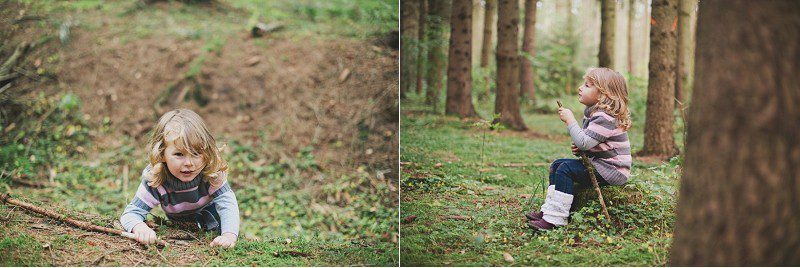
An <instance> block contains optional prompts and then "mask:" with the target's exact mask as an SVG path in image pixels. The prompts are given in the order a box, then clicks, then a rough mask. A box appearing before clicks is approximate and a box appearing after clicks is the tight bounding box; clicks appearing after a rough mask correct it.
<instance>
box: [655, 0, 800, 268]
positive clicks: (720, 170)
mask: <svg viewBox="0 0 800 268" xmlns="http://www.w3.org/2000/svg"><path fill="white" fill-rule="evenodd" d="M698 16H699V18H698V19H699V21H698V29H697V52H696V55H697V68H696V75H695V77H696V79H695V85H694V88H697V89H702V91H695V92H694V93H693V95H692V106H691V107H690V108H689V109H690V110H691V111H690V113H689V120H688V121H689V122H688V123H689V129H688V132H689V133H688V135H689V136H688V144H687V149H686V161H685V163H686V164H685V167H684V172H683V177H682V178H681V184H680V185H681V188H680V198H679V199H678V220H677V223H676V228H675V241H674V243H673V245H672V248H671V252H670V263H669V265H670V266H798V265H800V254H798V253H800V252H799V251H798V250H800V228H798V226H800V199H799V198H800V165H798V163H800V139H798V136H797V135H798V133H800V125H798V124H797V122H800V105H798V103H800V88H799V87H798V85H800V79H799V78H798V75H797V74H798V73H800V32H798V31H797V29H800V2H797V1H789V0H785V1H763V2H762V1H745V0H732V1H727V0H726V1H718V0H717V1H714V0H703V1H702V2H701V3H700V11H699V15H698Z"/></svg>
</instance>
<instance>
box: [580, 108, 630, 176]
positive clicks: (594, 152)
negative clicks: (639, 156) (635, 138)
mask: <svg viewBox="0 0 800 268" xmlns="http://www.w3.org/2000/svg"><path fill="white" fill-rule="evenodd" d="M589 112H590V108H586V109H585V110H584V117H583V124H582V125H583V127H582V128H580V127H578V126H577V124H576V123H573V124H571V125H570V126H568V127H569V130H570V136H572V139H573V141H576V145H579V142H578V141H581V140H583V139H586V137H588V138H591V142H589V143H583V144H588V146H587V147H589V148H581V146H578V147H579V149H581V150H586V149H588V150H586V155H587V156H588V157H589V158H590V159H591V162H592V164H593V165H594V167H595V168H596V169H597V172H598V173H600V175H601V176H602V177H603V179H605V180H606V181H607V182H608V183H609V184H611V185H622V184H624V183H625V182H627V181H628V178H630V175H631V164H632V162H633V157H632V156H631V143H630V141H629V140H628V133H627V132H626V131H625V130H623V129H622V128H621V127H619V126H617V122H618V120H617V119H616V118H614V117H613V116H611V115H609V114H607V113H605V112H604V111H602V110H598V111H595V112H594V113H592V114H589Z"/></svg>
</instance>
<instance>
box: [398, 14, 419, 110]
mask: <svg viewBox="0 0 800 268" xmlns="http://www.w3.org/2000/svg"><path fill="white" fill-rule="evenodd" d="M401 3H402V6H401V10H400V22H401V23H400V24H401V25H400V36H401V37H402V38H401V39H400V42H401V44H400V55H401V56H400V59H401V60H400V72H401V73H400V98H405V96H406V92H408V91H409V90H410V89H411V88H412V87H413V85H414V82H416V78H417V72H416V71H417V69H416V67H417V64H415V61H416V59H417V52H418V49H417V45H418V43H419V24H418V22H419V0H404V1H402V2H401Z"/></svg>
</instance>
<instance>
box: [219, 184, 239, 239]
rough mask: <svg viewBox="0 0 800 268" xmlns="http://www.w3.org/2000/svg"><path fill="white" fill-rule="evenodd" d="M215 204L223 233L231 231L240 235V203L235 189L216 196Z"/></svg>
mask: <svg viewBox="0 0 800 268" xmlns="http://www.w3.org/2000/svg"><path fill="white" fill-rule="evenodd" d="M214 205H215V206H216V209H217V213H219V219H220V221H221V222H220V229H221V232H220V233H222V234H224V233H231V234H233V235H235V236H239V204H238V203H237V201H236V195H235V194H233V190H228V191H226V192H225V193H223V194H221V195H219V196H217V197H216V198H214Z"/></svg>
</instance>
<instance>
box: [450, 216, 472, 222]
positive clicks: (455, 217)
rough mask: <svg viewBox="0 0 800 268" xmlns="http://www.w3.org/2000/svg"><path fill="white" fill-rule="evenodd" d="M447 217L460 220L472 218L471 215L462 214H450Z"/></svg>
mask: <svg viewBox="0 0 800 268" xmlns="http://www.w3.org/2000/svg"><path fill="white" fill-rule="evenodd" d="M447 218H448V219H451V220H459V221H468V220H470V218H469V217H467V216H461V215H450V216H447Z"/></svg>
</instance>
